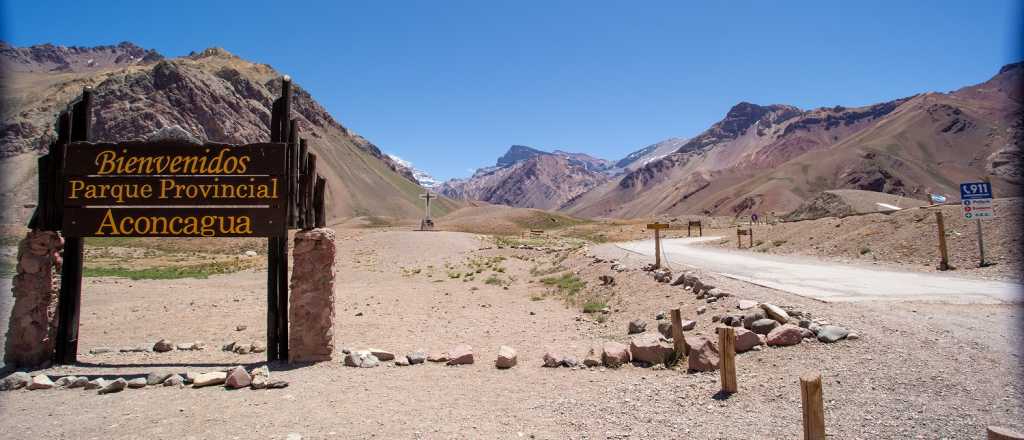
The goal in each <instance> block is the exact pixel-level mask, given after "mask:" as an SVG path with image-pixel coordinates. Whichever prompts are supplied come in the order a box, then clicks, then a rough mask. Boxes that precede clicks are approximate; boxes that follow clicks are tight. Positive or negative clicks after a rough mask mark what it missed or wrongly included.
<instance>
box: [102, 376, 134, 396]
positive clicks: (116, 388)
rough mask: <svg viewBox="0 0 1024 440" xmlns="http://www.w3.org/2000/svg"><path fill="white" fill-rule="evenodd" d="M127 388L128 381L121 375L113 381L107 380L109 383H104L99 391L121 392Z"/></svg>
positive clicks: (108, 392) (105, 392)
mask: <svg viewBox="0 0 1024 440" xmlns="http://www.w3.org/2000/svg"><path fill="white" fill-rule="evenodd" d="M125 388H128V381H127V380H124V378H123V377H119V378H117V380H114V381H113V382H107V383H105V384H103V388H100V390H99V391H98V393H100V394H110V393H119V392H121V391H124V389H125Z"/></svg>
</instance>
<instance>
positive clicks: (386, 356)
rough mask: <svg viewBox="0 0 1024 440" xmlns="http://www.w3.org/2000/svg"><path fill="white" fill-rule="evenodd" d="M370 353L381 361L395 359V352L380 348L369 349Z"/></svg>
mask: <svg viewBox="0 0 1024 440" xmlns="http://www.w3.org/2000/svg"><path fill="white" fill-rule="evenodd" d="M368 351H369V352H370V354H372V355H374V356H375V357H376V358H377V359H378V360H380V361H381V362H387V361H393V360H395V354H394V353H392V352H390V351H384V350H381V349H379V348H371V349H369V350H368Z"/></svg>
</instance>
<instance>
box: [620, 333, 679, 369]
mask: <svg viewBox="0 0 1024 440" xmlns="http://www.w3.org/2000/svg"><path fill="white" fill-rule="evenodd" d="M629 354H630V356H631V357H632V358H633V361H639V362H646V363H648V364H652V365H654V364H662V363H665V360H666V359H668V357H669V356H671V355H672V346H671V345H668V344H663V343H662V342H661V336H660V335H658V334H657V333H650V332H649V333H643V334H640V335H637V336H635V337H633V339H632V340H631V341H630V342H629Z"/></svg>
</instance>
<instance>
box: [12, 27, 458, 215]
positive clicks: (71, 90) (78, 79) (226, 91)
mask: <svg viewBox="0 0 1024 440" xmlns="http://www.w3.org/2000/svg"><path fill="white" fill-rule="evenodd" d="M0 67H2V69H3V74H4V77H5V81H4V82H3V85H2V87H3V88H2V90H0V93H2V96H3V104H4V105H3V108H2V116H3V124H4V125H3V135H2V138H0V167H2V169H0V171H2V174H3V177H2V181H0V192H2V197H3V199H2V200H0V202H2V203H3V204H4V205H5V206H16V207H22V208H20V209H14V210H5V212H4V214H3V218H0V223H7V224H10V223H22V222H23V221H24V219H25V217H26V216H27V215H28V214H29V213H30V210H29V209H28V208H24V207H23V205H25V204H30V203H34V196H35V185H36V178H35V158H36V157H37V155H38V154H40V153H41V152H43V151H45V150H46V148H47V146H48V145H49V143H50V142H51V141H52V140H53V139H54V137H55V134H56V133H55V131H54V130H53V123H54V118H55V116H56V115H57V113H58V112H59V111H60V109H62V108H63V107H64V106H65V105H66V104H67V103H68V102H69V101H71V100H72V99H74V98H75V97H76V96H77V95H78V94H80V93H81V91H82V89H83V88H84V87H86V86H92V87H93V88H94V89H95V97H96V98H95V105H94V109H93V138H94V139H95V140H115V139H138V138H144V137H146V136H147V135H148V134H150V133H152V132H154V131H156V130H158V129H160V128H165V127H171V126H179V127H181V128H183V129H184V130H185V131H187V132H189V133H190V134H192V135H193V136H195V137H196V138H198V139H201V140H211V141H218V142H227V143H248V142H258V141H265V140H267V139H268V138H269V135H270V134H269V129H268V128H267V126H268V123H269V120H270V105H271V103H272V101H273V99H274V98H276V97H277V96H279V94H280V90H281V81H280V78H281V74H280V73H278V72H276V71H275V70H274V69H273V68H271V67H270V66H268V65H266V64H258V63H253V62H249V61H246V60H243V59H241V58H238V57H236V56H234V55H232V54H230V53H228V52H227V51H225V50H222V49H207V50H205V51H202V52H200V53H193V54H191V55H189V56H185V57H180V58H173V59H164V57H163V56H161V55H160V54H158V53H156V52H155V51H152V50H145V49H142V48H139V47H137V46H135V45H133V44H131V43H121V44H119V45H117V46H101V47H94V48H81V47H70V48H68V47H60V46H53V45H42V46H33V47H28V48H13V47H11V46H8V45H2V46H0ZM297 80H299V81H298V82H299V83H300V84H301V78H297ZM294 90H295V94H294V97H293V111H294V113H293V114H294V117H296V118H297V119H298V121H299V126H300V131H301V133H302V136H303V137H305V138H307V139H308V141H309V144H310V146H311V149H312V151H313V152H315V153H316V154H317V156H318V159H319V162H318V171H319V173H320V174H322V175H323V176H324V177H325V178H327V181H328V193H327V198H328V203H327V209H328V216H329V217H332V218H335V219H338V218H347V217H356V216H364V215H375V216H390V217H395V218H409V219H413V218H418V217H419V216H420V212H421V210H422V208H421V207H420V202H419V200H418V199H417V194H418V193H421V192H422V191H423V190H422V188H420V187H419V185H418V184H417V183H416V180H415V178H414V176H413V175H412V173H411V172H410V170H408V169H406V168H405V167H402V166H400V165H398V164H397V163H395V162H394V161H393V160H391V159H390V158H388V157H387V156H386V155H384V154H382V153H381V151H380V150H379V149H378V148H377V147H376V146H375V145H373V144H372V143H370V142H369V141H367V140H366V139H364V138H362V137H361V136H359V135H357V134H355V133H353V132H352V131H350V130H349V129H348V128H347V127H345V126H343V125H341V124H340V123H338V122H337V121H336V120H335V119H334V118H333V117H332V116H331V115H330V114H328V113H327V111H326V110H325V109H324V108H323V107H322V106H321V105H320V104H319V103H317V102H316V100H314V99H313V97H312V96H310V95H309V93H308V92H306V91H305V90H303V89H302V88H301V86H297V87H295V88H294ZM435 206H437V209H438V210H439V211H438V213H443V212H446V211H448V210H450V209H451V208H453V207H455V205H454V204H452V203H451V202H450V201H446V200H442V201H441V202H439V203H438V204H437V205H435Z"/></svg>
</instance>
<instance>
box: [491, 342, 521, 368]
mask: <svg viewBox="0 0 1024 440" xmlns="http://www.w3.org/2000/svg"><path fill="white" fill-rule="evenodd" d="M517 362H518V356H517V355H516V350H515V349H514V348H512V347H509V346H507V345H502V346H501V347H498V358H497V359H495V360H494V366H495V367H497V368H501V369H505V368H512V367H514V366H516V363H517Z"/></svg>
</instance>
